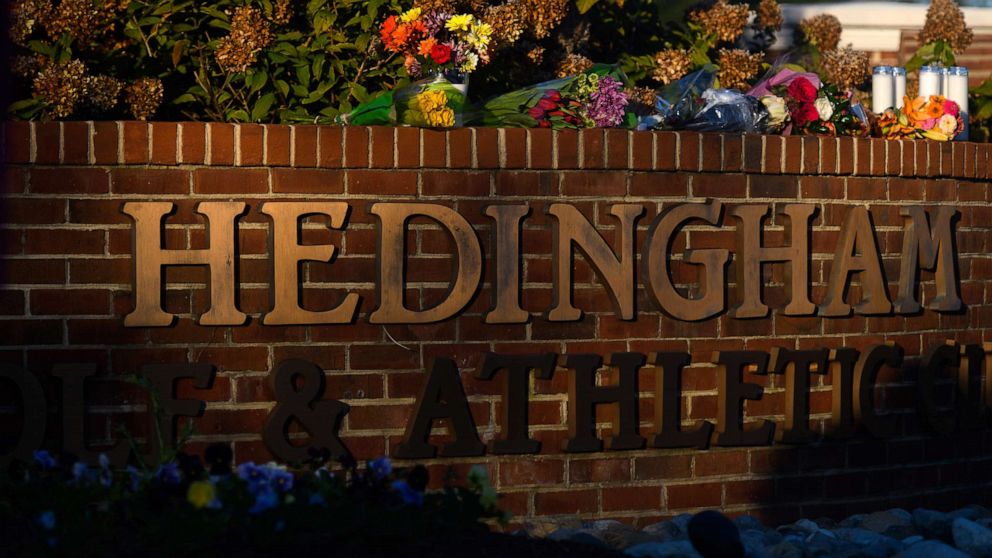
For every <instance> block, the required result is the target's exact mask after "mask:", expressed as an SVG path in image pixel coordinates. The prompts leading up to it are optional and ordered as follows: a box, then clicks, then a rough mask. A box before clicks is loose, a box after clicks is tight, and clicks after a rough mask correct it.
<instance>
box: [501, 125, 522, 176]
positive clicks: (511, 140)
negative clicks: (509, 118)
mask: <svg viewBox="0 0 992 558" xmlns="http://www.w3.org/2000/svg"><path fill="white" fill-rule="evenodd" d="M499 131H500V132H501V133H502V134H503V139H502V144H503V154H504V160H503V162H502V164H501V165H500V166H502V167H503V168H507V169H523V168H526V167H527V130H524V129H523V128H502V129H500V130H499Z"/></svg>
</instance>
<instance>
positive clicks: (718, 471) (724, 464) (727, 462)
mask: <svg viewBox="0 0 992 558" xmlns="http://www.w3.org/2000/svg"><path fill="white" fill-rule="evenodd" d="M746 472H747V452H746V451H744V450H731V451H720V450H711V451H709V452H705V453H697V454H696V457H695V464H694V466H693V474H694V476H696V477H711V476H717V475H739V474H743V473H746Z"/></svg>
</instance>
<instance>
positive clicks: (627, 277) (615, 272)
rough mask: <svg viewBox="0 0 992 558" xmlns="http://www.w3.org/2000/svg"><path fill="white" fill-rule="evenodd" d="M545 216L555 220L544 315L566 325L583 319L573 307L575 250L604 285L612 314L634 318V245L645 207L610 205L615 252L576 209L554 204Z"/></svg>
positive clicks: (623, 317)
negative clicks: (550, 292)
mask: <svg viewBox="0 0 992 558" xmlns="http://www.w3.org/2000/svg"><path fill="white" fill-rule="evenodd" d="M548 214H549V215H552V216H553V217H554V218H555V225H554V229H553V230H554V241H553V243H552V244H553V246H554V256H553V259H554V304H553V306H552V308H551V310H549V311H548V312H547V314H546V315H545V317H546V319H548V320H549V321H553V322H569V321H575V320H578V319H580V318H582V311H581V310H579V309H578V308H576V307H575V306H573V305H572V269H573V259H574V256H575V252H574V249H573V248H578V249H579V250H581V251H582V253H583V255H585V258H586V261H587V262H589V265H591V266H592V267H593V268H594V269H595V270H596V273H597V274H599V277H600V278H601V279H602V280H603V281H604V282H605V283H606V288H607V292H608V293H609V294H610V298H611V299H612V300H613V306H614V312H615V313H616V315H617V316H618V317H619V318H620V319H622V320H633V319H634V318H635V308H634V301H635V295H636V290H637V288H636V286H635V285H634V281H635V277H634V260H635V258H636V257H637V254H636V250H635V247H634V242H635V240H636V238H637V230H636V226H637V220H638V218H640V216H641V215H643V214H644V207H643V206H640V205H634V204H616V205H613V206H610V214H611V215H613V216H614V217H616V218H617V221H618V223H619V229H618V232H617V235H618V241H617V244H618V246H619V248H618V250H617V252H616V253H614V252H613V250H612V249H610V245H609V244H607V242H606V240H605V239H604V238H603V236H602V235H601V234H600V233H599V231H597V230H596V227H595V226H593V224H592V223H590V222H589V220H588V219H586V218H585V217H584V216H583V215H582V213H580V212H579V210H578V209H575V206H572V205H568V204H564V203H553V204H551V207H549V208H548Z"/></svg>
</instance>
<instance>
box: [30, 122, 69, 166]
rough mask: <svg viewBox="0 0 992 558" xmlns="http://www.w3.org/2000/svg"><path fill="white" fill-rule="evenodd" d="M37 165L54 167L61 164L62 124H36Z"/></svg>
mask: <svg viewBox="0 0 992 558" xmlns="http://www.w3.org/2000/svg"><path fill="white" fill-rule="evenodd" d="M33 124H34V141H35V158H34V159H35V160H34V162H35V163H38V164H42V165H53V164H56V163H58V162H59V153H60V151H61V142H62V132H61V129H60V124H61V123H60V122H34V123H33Z"/></svg>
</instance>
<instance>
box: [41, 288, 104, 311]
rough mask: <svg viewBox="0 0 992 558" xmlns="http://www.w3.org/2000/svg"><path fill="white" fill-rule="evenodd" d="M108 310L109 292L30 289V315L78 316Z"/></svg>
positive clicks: (98, 290) (101, 290)
mask: <svg viewBox="0 0 992 558" xmlns="http://www.w3.org/2000/svg"><path fill="white" fill-rule="evenodd" d="M109 310H110V291H107V290H103V289H72V290H66V289H32V290H31V314H33V315H35V316H44V315H56V316H57V315H80V314H101V315H102V314H106V313H107V312H108V311H109Z"/></svg>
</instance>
